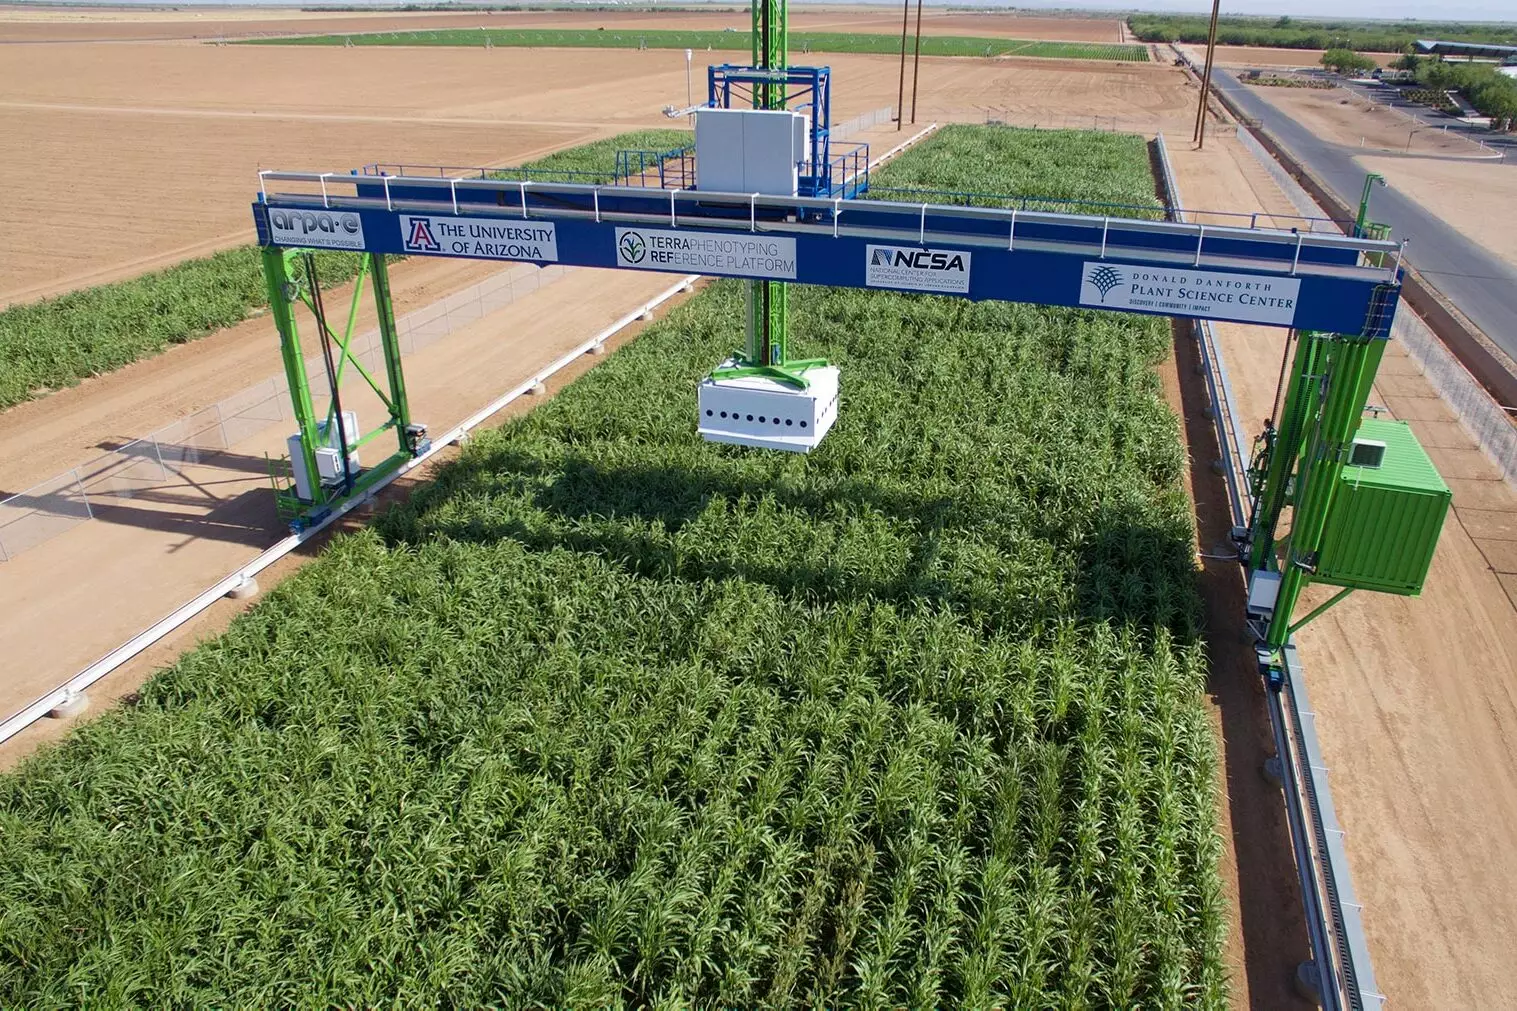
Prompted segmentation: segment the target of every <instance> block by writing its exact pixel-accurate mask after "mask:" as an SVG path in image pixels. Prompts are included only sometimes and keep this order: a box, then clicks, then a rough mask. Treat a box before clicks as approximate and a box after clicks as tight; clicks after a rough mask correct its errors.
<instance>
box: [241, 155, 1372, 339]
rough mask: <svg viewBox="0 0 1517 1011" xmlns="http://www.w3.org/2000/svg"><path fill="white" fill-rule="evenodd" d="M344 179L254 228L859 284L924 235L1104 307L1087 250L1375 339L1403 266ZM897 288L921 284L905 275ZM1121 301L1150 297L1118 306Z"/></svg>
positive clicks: (626, 195) (1306, 248) (977, 281)
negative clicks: (710, 249) (1224, 275)
mask: <svg viewBox="0 0 1517 1011" xmlns="http://www.w3.org/2000/svg"><path fill="white" fill-rule="evenodd" d="M335 178H336V179H339V180H342V181H344V182H345V183H349V184H352V185H354V186H355V187H356V189H357V191H358V196H357V197H356V198H353V197H346V198H341V197H339V198H333V197H331V196H330V195H328V196H325V197H324V196H321V195H316V194H310V195H306V194H267V195H266V196H262V197H261V198H260V202H258V203H256V204H255V205H254V208H253V212H254V219H255V221H256V223H257V227H258V237H259V242H260V243H261V244H263V245H281V244H283V245H292V246H307V245H316V246H321V245H322V244H323V243H325V242H326V241H327V240H326V239H325V238H324V236H323V234H322V233H321V232H320V230H319V229H316V230H314V231H312V232H311V233H309V234H307V233H306V232H302V233H301V235H300V236H299V241H295V238H294V237H292V236H290V234H289V232H288V231H285V232H283V233H282V234H283V235H284V237H285V238H284V241H283V242H276V241H275V238H274V233H273V231H272V230H271V228H270V214H271V213H280V212H286V214H287V216H294V217H295V218H300V217H302V216H304V217H308V218H310V219H311V220H315V221H318V222H319V221H320V220H321V219H323V218H324V217H330V216H333V215H340V216H343V217H344V219H348V218H350V217H352V216H356V217H357V219H358V220H359V222H361V228H359V227H355V228H353V229H352V231H350V232H348V233H346V234H345V235H343V236H340V237H338V238H337V239H334V240H332V241H333V243H336V242H342V243H344V244H343V245H335V244H334V245H332V246H331V248H349V249H355V248H358V246H357V245H356V243H361V244H362V248H363V249H364V250H366V251H369V252H375V253H395V254H402V255H424V256H452V257H460V258H469V259H501V260H516V261H526V262H535V263H561V264H572V265H577V266H588V267H611V268H617V267H620V268H631V269H662V270H665V271H667V272H678V273H702V274H709V275H717V276H727V277H746V278H754V279H770V280H794V281H799V282H802V283H808V284H824V285H834V286H838V287H851V288H867V287H875V288H881V287H892V285H891V284H888V283H881V282H880V281H879V280H878V276H876V283H873V284H871V283H870V276H871V270H870V266H871V265H870V264H869V262H868V261H869V259H870V257H871V256H872V255H873V253H874V251H875V250H878V249H880V248H881V247H882V246H887V247H889V248H891V249H906V250H917V251H921V250H924V249H925V250H927V251H938V252H947V253H950V254H951V253H963V254H966V255H965V264H966V269H965V271H964V274H965V275H966V276H965V277H964V279H963V280H964V285H963V287H964V290H961V291H956V292H955V293H956V294H960V295H963V296H966V297H968V298H970V299H974V300H982V299H995V300H1000V301H1009V302H1028V303H1035V304H1043V305H1063V306H1078V307H1084V308H1096V309H1099V308H1101V306H1100V305H1099V304H1092V303H1091V300H1090V298H1089V295H1088V290H1089V289H1088V288H1086V281H1087V280H1088V273H1089V271H1090V270H1091V269H1093V268H1092V261H1098V260H1099V261H1102V265H1103V266H1109V267H1110V268H1112V269H1114V270H1116V271H1118V272H1119V273H1120V272H1123V271H1127V270H1165V269H1169V270H1172V271H1177V270H1183V269H1191V268H1193V269H1196V270H1202V271H1225V272H1229V273H1231V274H1234V275H1237V276H1242V277H1245V278H1249V279H1258V280H1259V281H1261V282H1268V281H1282V280H1287V281H1290V282H1299V291H1298V292H1297V294H1296V295H1295V297H1294V302H1293V304H1292V306H1291V312H1292V315H1291V316H1290V318H1289V319H1287V320H1282V321H1278V322H1276V323H1274V324H1273V325H1278V326H1293V327H1296V328H1298V329H1309V330H1319V331H1326V332H1331V333H1345V334H1364V335H1367V336H1372V337H1380V338H1384V337H1387V336H1389V332H1390V325H1391V316H1392V313H1393V312H1394V308H1395V294H1396V292H1397V291H1398V290H1399V276H1398V275H1397V273H1396V272H1395V271H1394V270H1390V269H1379V268H1370V267H1364V266H1361V265H1360V264H1359V257H1360V255H1361V253H1362V252H1365V251H1383V250H1389V251H1391V252H1394V250H1395V246H1394V244H1392V243H1389V242H1375V241H1372V240H1361V239H1350V238H1344V237H1342V236H1337V237H1332V238H1328V237H1323V236H1309V235H1305V234H1303V233H1293V232H1279V231H1271V230H1265V229H1257V230H1250V229H1228V228H1212V227H1209V226H1208V227H1198V226H1193V225H1185V224H1176V223H1173V222H1164V221H1145V220H1137V219H1132V218H1118V217H1112V218H1103V217H1099V216H1091V215H1073V214H1051V213H1037V212H1026V213H1021V212H1018V215H1017V216H1014V215H1013V214H1012V212H1010V211H1002V210H994V209H983V208H965V207H951V206H939V205H930V204H898V203H886V202H883V201H872V200H862V201H842V200H828V201H822V200H812V201H810V203H809V205H808V206H805V207H797V206H796V205H795V204H794V203H791V202H790V201H791V200H792V199H793V198H778V197H776V198H750V197H748V196H746V195H740V194H709V193H700V192H698V191H677V190H668V191H661V190H657V189H651V188H649V189H640V188H633V187H618V186H597V187H591V186H572V185H554V184H543V183H534V182H531V181H527V180H522V181H502V182H500V183H498V184H496V183H493V182H490V181H475V182H472V183H470V184H459V185H452V184H450V182H449V181H447V180H441V179H438V180H434V181H431V182H428V181H425V180H418V179H410V180H407V179H394V180H388V179H380V178H376V177H372V176H359V177H341V176H339V177H335ZM801 212H804V213H801ZM421 216H432V217H435V218H439V219H443V218H446V219H448V220H450V221H453V222H462V223H463V227H464V228H465V230H466V231H470V232H473V231H478V232H480V233H481V234H483V235H486V236H487V237H490V241H488V242H480V241H470V240H468V239H467V238H458V237H455V238H453V239H451V240H450V239H447V238H446V237H445V235H442V234H427V235H426V236H424V238H425V241H424V242H423V244H421V245H417V244H416V243H417V241H418V239H419V236H418V234H417V232H416V223H415V219H416V218H418V217H421ZM1008 225H1009V227H1008ZM627 228H632V229H635V230H640V231H641V232H649V231H665V232H667V231H676V230H677V231H678V233H679V234H681V235H685V236H689V237H690V238H692V239H697V238H699V239H703V240H710V241H711V242H713V243H728V244H736V245H735V246H734V248H737V247H738V246H741V245H743V244H751V243H752V242H754V241H760V240H762V241H769V240H779V244H778V246H776V247H775V248H779V249H781V251H782V253H783V258H784V259H785V260H787V261H788V262H787V263H785V264H784V268H785V269H784V271H783V272H781V273H778V274H777V273H775V272H774V270H773V269H772V265H771V267H770V268H761V267H752V266H746V265H744V263H743V262H741V261H734V260H732V259H730V258H724V257H720V256H713V257H712V258H711V259H710V260H709V261H701V262H698V263H697V262H691V261H689V260H685V261H682V262H680V263H678V264H674V263H670V262H668V261H661V262H660V263H658V264H655V263H654V261H653V260H652V258H650V259H649V260H648V261H647V262H646V264H644V263H637V264H633V263H629V262H625V261H624V258H622V257H620V256H619V254H618V248H617V243H618V239H619V235H620V234H621V233H620V231H619V230H624V229H627ZM521 229H530V230H535V231H520V230H521ZM454 234H455V236H459V235H462V233H458V232H455V233H454ZM530 235H537V236H540V237H546V236H549V235H551V236H552V248H551V251H550V249H549V247H548V246H546V245H541V244H536V245H535V244H533V243H532V242H515V241H512V237H513V236H514V237H516V238H520V237H522V236H530ZM1129 276H1130V277H1131V276H1133V275H1129ZM1292 286H1294V285H1292ZM899 290H905V291H911V290H928V289H924V288H921V287H912V286H910V285H909V284H903V285H902V286H901V287H900V288H899ZM1082 293H1084V298H1083V299H1082ZM1102 297H1103V299H1104V297H1105V296H1104V295H1103V296H1102ZM1123 311H1144V310H1141V309H1133V308H1130V307H1124V308H1123ZM1229 313H1232V314H1229ZM1239 313H1244V315H1239ZM1150 314H1151V315H1157V316H1180V317H1186V318H1194V319H1216V320H1238V321H1243V322H1256V323H1264V322H1265V321H1263V320H1260V319H1257V318H1254V317H1251V316H1248V315H1247V314H1246V313H1245V311H1244V310H1242V309H1229V308H1227V307H1226V306H1222V305H1219V306H1217V308H1216V309H1215V310H1213V309H1211V308H1210V307H1208V309H1207V311H1205V312H1187V311H1183V310H1180V311H1177V309H1176V308H1175V307H1174V306H1172V305H1168V304H1166V305H1164V306H1156V307H1155V308H1154V309H1153V310H1152V311H1151V313H1150ZM1265 325H1270V324H1268V323H1265Z"/></svg>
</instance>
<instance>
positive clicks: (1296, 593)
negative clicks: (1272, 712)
mask: <svg viewBox="0 0 1517 1011" xmlns="http://www.w3.org/2000/svg"><path fill="white" fill-rule="evenodd" d="M1384 353H1385V341H1384V340H1383V339H1379V338H1372V337H1358V336H1348V335H1344V334H1330V333H1316V332H1312V331H1303V332H1302V333H1300V334H1299V335H1298V340H1297V343H1296V351H1295V355H1294V358H1293V361H1292V366H1291V371H1290V382H1289V385H1288V386H1287V387H1286V390H1285V398H1284V401H1283V402H1282V405H1281V409H1280V417H1279V424H1278V425H1277V426H1274V427H1271V426H1268V425H1267V426H1266V428H1265V432H1264V435H1263V436H1262V437H1261V440H1260V446H1259V448H1258V450H1257V451H1256V453H1255V457H1254V461H1253V465H1252V468H1251V472H1250V475H1249V485H1250V494H1251V496H1252V499H1253V516H1252V521H1251V527H1250V530H1249V531H1248V542H1247V544H1248V552H1249V557H1248V563H1249V570H1250V571H1251V572H1252V571H1264V572H1277V573H1279V575H1280V586H1279V590H1278V593H1277V595H1276V598H1275V606H1274V610H1273V613H1272V615H1271V617H1270V621H1269V625H1268V628H1267V629H1266V631H1265V634H1264V643H1263V646H1264V648H1265V650H1266V651H1267V652H1269V653H1271V654H1278V651H1279V650H1281V649H1283V648H1284V647H1285V645H1286V644H1287V643H1288V642H1289V641H1290V637H1291V635H1292V633H1294V632H1295V631H1296V630H1297V629H1299V628H1300V627H1301V626H1302V625H1304V624H1306V622H1308V621H1310V620H1311V619H1312V618H1315V617H1316V616H1317V615H1319V614H1321V613H1322V612H1323V611H1325V610H1326V609H1327V608H1328V607H1329V606H1331V605H1332V604H1334V603H1336V602H1337V601H1338V600H1341V599H1342V598H1343V597H1344V596H1345V595H1346V594H1347V592H1348V591H1347V590H1344V591H1342V592H1340V593H1339V594H1338V595H1336V596H1335V597H1333V598H1332V599H1331V600H1329V601H1328V602H1327V603H1326V604H1324V605H1323V606H1322V607H1319V608H1317V609H1315V610H1313V611H1312V612H1311V613H1310V614H1308V615H1307V616H1306V617H1305V618H1304V619H1302V620H1301V621H1298V622H1296V623H1294V624H1292V623H1291V614H1292V612H1293V611H1294V610H1295V606H1296V602H1297V601H1298V600H1299V599H1300V597H1301V592H1302V591H1303V590H1304V589H1305V588H1306V587H1307V585H1308V584H1309V583H1310V582H1311V580H1312V575H1313V573H1314V571H1315V569H1316V562H1317V554H1318V552H1319V551H1320V549H1321V547H1322V541H1323V533H1324V531H1325V529H1326V526H1327V519H1328V516H1329V515H1330V513H1331V511H1332V507H1333V496H1334V494H1335V493H1336V492H1337V491H1338V488H1339V486H1340V478H1341V477H1342V475H1343V468H1344V466H1345V465H1346V464H1347V463H1348V461H1349V457H1350V454H1351V453H1352V451H1353V444H1354V436H1355V434H1356V433H1357V432H1358V431H1359V422H1360V419H1361V418H1362V417H1363V415H1364V411H1365V408H1366V406H1367V405H1368V402H1369V394H1370V388H1371V386H1372V385H1373V384H1374V382H1375V371H1376V369H1378V368H1379V366H1380V359H1381V356H1382V355H1384ZM1286 508H1289V509H1290V510H1291V521H1290V530H1289V532H1288V533H1286V534H1285V535H1283V536H1282V535H1281V534H1280V531H1279V526H1280V522H1281V518H1282V514H1283V513H1284V511H1285V510H1286Z"/></svg>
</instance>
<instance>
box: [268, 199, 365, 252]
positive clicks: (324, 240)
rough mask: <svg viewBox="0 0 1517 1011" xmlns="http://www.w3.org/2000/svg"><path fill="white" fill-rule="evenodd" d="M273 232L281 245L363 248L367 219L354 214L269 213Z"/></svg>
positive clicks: (279, 208) (336, 212)
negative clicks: (364, 220) (364, 228)
mask: <svg viewBox="0 0 1517 1011" xmlns="http://www.w3.org/2000/svg"><path fill="white" fill-rule="evenodd" d="M269 232H270V234H271V237H272V238H273V240H274V244H275V245H278V246H306V247H310V248H313V249H363V248H364V244H363V219H362V218H360V217H359V216H358V215H357V214H354V213H353V212H352V211H326V210H310V211H304V210H290V209H286V208H282V207H275V208H271V209H270V210H269Z"/></svg>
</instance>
